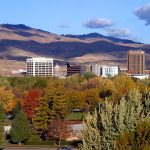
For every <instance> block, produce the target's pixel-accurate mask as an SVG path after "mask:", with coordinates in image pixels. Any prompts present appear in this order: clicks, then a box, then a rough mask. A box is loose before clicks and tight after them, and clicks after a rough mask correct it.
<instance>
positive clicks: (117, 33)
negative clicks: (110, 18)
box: [107, 28, 131, 38]
mask: <svg viewBox="0 0 150 150" xmlns="http://www.w3.org/2000/svg"><path fill="white" fill-rule="evenodd" d="M107 35H108V36H113V37H118V38H125V37H129V36H130V35H131V32H130V30H129V29H128V28H122V29H108V30H107Z"/></svg>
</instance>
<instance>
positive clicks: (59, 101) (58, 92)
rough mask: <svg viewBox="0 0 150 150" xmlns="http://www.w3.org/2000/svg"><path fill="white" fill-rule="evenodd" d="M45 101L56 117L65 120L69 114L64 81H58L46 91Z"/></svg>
mask: <svg viewBox="0 0 150 150" xmlns="http://www.w3.org/2000/svg"><path fill="white" fill-rule="evenodd" d="M43 99H44V100H46V101H47V102H48V105H49V108H50V110H51V111H52V112H54V114H55V115H56V116H59V117H60V118H62V119H64V118H65V117H66V115H67V114H68V106H67V95H66V89H65V88H64V85H63V83H62V81H59V80H56V81H54V82H53V83H51V84H49V85H48V86H47V88H46V89H45V90H44V94H43Z"/></svg>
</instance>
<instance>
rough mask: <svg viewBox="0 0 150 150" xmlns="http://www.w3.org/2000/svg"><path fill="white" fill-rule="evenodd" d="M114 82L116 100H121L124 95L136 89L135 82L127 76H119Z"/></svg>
mask: <svg viewBox="0 0 150 150" xmlns="http://www.w3.org/2000/svg"><path fill="white" fill-rule="evenodd" d="M113 82H114V89H115V94H114V99H116V98H118V99H120V98H121V97H122V96H123V95H124V94H127V93H128V92H129V91H131V90H133V89H134V88H135V83H134V81H133V80H132V79H131V78H130V77H128V76H127V75H118V76H115V77H114V78H113Z"/></svg>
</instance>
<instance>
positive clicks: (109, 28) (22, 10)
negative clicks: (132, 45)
mask: <svg viewBox="0 0 150 150" xmlns="http://www.w3.org/2000/svg"><path fill="white" fill-rule="evenodd" d="M0 23H1V24H2V23H10V24H25V25H28V26H31V27H35V28H39V29H43V30H47V31H50V32H53V33H57V34H84V33H85V34H86V33H91V32H98V33H100V34H104V35H110V36H115V37H120V38H128V39H135V40H140V41H142V42H145V43H150V36H149V35H150V0H0Z"/></svg>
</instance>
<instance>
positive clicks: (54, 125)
mask: <svg viewBox="0 0 150 150" xmlns="http://www.w3.org/2000/svg"><path fill="white" fill-rule="evenodd" d="M49 134H50V137H51V138H53V139H55V140H58V145H60V144H61V140H62V139H66V138H67V137H69V136H70V134H71V128H70V127H69V126H68V124H67V121H65V120H62V119H60V118H56V119H53V120H52V122H51V124H50V126H49Z"/></svg>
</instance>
